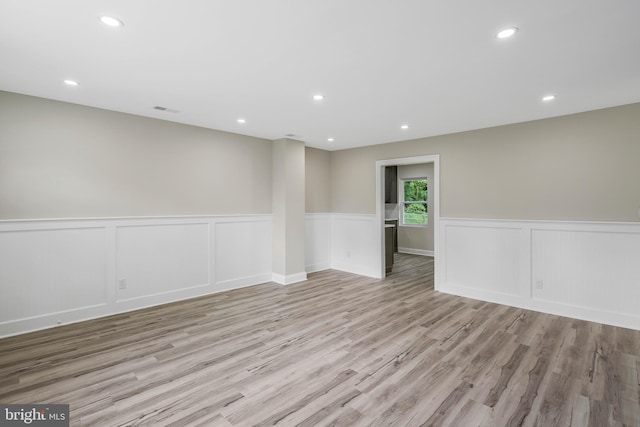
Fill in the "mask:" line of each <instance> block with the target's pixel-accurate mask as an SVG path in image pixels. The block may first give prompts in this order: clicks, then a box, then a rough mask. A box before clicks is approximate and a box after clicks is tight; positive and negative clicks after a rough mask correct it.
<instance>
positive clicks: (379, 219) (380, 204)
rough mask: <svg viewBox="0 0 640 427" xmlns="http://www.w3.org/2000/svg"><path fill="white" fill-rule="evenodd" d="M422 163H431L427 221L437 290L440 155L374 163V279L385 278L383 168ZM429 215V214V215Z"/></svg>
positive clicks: (438, 283)
mask: <svg viewBox="0 0 640 427" xmlns="http://www.w3.org/2000/svg"><path fill="white" fill-rule="evenodd" d="M422 163H433V183H431V184H430V185H429V197H430V198H431V199H432V200H433V216H431V215H429V219H430V220H432V221H433V229H434V236H433V240H434V242H433V253H434V256H435V257H436V262H435V264H434V287H435V289H436V290H439V287H440V270H441V265H440V263H439V262H438V258H439V256H438V255H439V254H440V236H439V233H438V232H437V230H438V229H439V226H440V155H439V154H433V155H427V156H415V157H403V158H399V159H386V160H377V161H376V166H375V167H376V225H377V226H376V229H375V233H376V236H377V238H376V242H375V246H376V250H377V253H378V256H377V268H376V274H375V277H377V278H383V277H385V261H384V251H383V248H384V232H383V230H384V219H385V218H384V217H385V215H384V168H385V166H405V165H415V164H422ZM430 214H431V213H430Z"/></svg>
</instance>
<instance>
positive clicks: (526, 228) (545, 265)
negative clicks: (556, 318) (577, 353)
mask: <svg viewBox="0 0 640 427" xmlns="http://www.w3.org/2000/svg"><path fill="white" fill-rule="evenodd" d="M439 233H440V239H441V240H440V241H441V246H440V247H441V254H439V257H438V258H437V259H436V263H437V267H436V268H438V269H439V271H440V279H441V280H440V281H439V283H436V290H438V291H441V292H446V293H450V294H455V295H461V296H466V297H470V298H476V299H480V300H485V301H491V302H496V303H501V304H507V305H511V306H515V307H521V308H526V309H531V310H536V311H541V312H545V313H552V314H557V315H561V316H567V317H572V318H577V319H583V320H589V321H594V322H601V323H606V324H610V325H615V326H622V327H628V328H633V329H640V312H639V311H638V301H640V263H639V262H638V259H639V258H638V257H639V256H640V224H637V223H607V222H569V221H512V220H478V219H457V218H441V223H440V229H439Z"/></svg>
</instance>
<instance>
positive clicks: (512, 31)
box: [496, 27, 518, 39]
mask: <svg viewBox="0 0 640 427" xmlns="http://www.w3.org/2000/svg"><path fill="white" fill-rule="evenodd" d="M517 32H518V27H511V28H505V29H504V30H502V31H500V32H499V33H498V34H496V37H497V38H499V39H508V38H509V37H511V36H513V35H514V34H515V33H517Z"/></svg>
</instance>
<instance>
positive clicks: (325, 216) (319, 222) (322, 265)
mask: <svg viewBox="0 0 640 427" xmlns="http://www.w3.org/2000/svg"><path fill="white" fill-rule="evenodd" d="M331 216H332V215H331V214H330V213H308V214H305V217H304V248H305V252H304V260H305V270H306V271H307V273H312V272H314V271H321V270H326V269H328V268H331Z"/></svg>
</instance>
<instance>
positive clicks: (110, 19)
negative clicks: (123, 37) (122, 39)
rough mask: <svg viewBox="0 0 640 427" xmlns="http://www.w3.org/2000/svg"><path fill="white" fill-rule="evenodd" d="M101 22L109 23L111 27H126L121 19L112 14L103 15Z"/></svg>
mask: <svg viewBox="0 0 640 427" xmlns="http://www.w3.org/2000/svg"><path fill="white" fill-rule="evenodd" d="M100 22H102V23H103V24H104V25H108V26H109V27H114V28H118V27H124V23H123V22H122V21H121V20H119V19H116V18H114V17H112V16H101V17H100Z"/></svg>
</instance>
